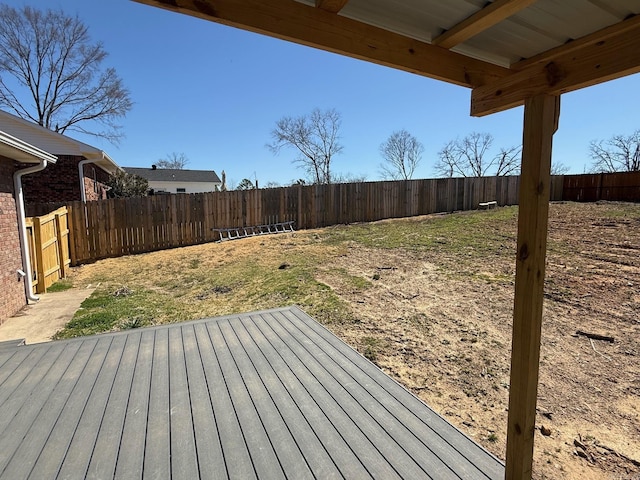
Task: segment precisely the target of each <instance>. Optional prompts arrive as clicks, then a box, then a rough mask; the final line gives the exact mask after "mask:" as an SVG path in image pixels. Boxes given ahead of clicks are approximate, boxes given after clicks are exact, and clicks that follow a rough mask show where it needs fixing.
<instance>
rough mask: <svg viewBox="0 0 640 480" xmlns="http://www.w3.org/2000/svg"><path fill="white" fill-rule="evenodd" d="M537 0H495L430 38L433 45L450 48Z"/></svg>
mask: <svg viewBox="0 0 640 480" xmlns="http://www.w3.org/2000/svg"><path fill="white" fill-rule="evenodd" d="M536 1H537V0H495V1H494V2H492V3H490V4H489V5H487V6H486V7H484V8H483V9H481V10H479V11H478V12H476V13H474V14H473V15H471V16H470V17H469V18H467V19H465V20H463V21H462V22H460V23H458V24H457V25H454V26H453V27H451V28H450V29H449V30H447V31H446V32H444V33H443V34H442V35H440V36H438V37H436V38H434V39H433V40H432V42H431V43H432V44H433V45H438V46H440V47H444V48H452V47H455V46H456V45H459V44H460V43H463V42H464V41H466V40H468V39H470V38H471V37H474V36H475V35H477V34H479V33H480V32H484V31H485V30H487V29H488V28H491V27H493V26H494V25H496V24H497V23H500V22H501V21H503V20H504V19H506V18H509V17H510V16H512V15H514V14H516V13H518V12H519V11H520V10H523V9H525V8H527V7H528V6H530V5H531V4H532V3H535V2H536Z"/></svg>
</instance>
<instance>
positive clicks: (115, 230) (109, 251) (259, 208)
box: [68, 176, 562, 265]
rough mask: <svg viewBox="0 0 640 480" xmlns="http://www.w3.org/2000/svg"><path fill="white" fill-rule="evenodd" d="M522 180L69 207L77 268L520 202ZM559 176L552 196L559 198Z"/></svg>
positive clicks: (302, 189) (296, 189)
mask: <svg viewBox="0 0 640 480" xmlns="http://www.w3.org/2000/svg"><path fill="white" fill-rule="evenodd" d="M518 189H519V177H517V176H511V177H483V178H442V179H431V180H407V181H395V182H363V183H345V184H332V185H310V186H293V187H285V188H272V189H264V190H240V191H232V192H212V193H201V194H189V195H185V194H178V195H157V196H150V197H138V198H122V199H110V200H101V201H94V202H87V203H86V204H83V203H82V202H72V203H70V204H68V208H69V215H70V218H71V220H72V223H71V225H70V228H71V230H72V236H71V238H72V242H71V258H72V261H73V264H74V265H77V264H79V263H83V262H87V261H93V260H97V259H100V258H106V257H117V256H121V255H128V254H134V253H143V252H150V251H154V250H160V249H165V248H174V247H181V246H187V245H195V244H198V243H205V242H211V241H215V240H218V239H219V238H220V237H219V232H216V231H214V230H213V229H224V228H232V227H245V226H254V225H264V224H269V223H276V222H288V221H293V222H295V226H296V228H300V229H307V228H316V227H325V226H328V225H335V224H341V223H354V222H370V221H375V220H381V219H384V218H399V217H410V216H415V215H425V214H430V213H438V212H452V211H456V210H473V209H476V208H478V204H479V203H480V202H486V201H493V200H495V201H497V203H498V205H515V204H517V203H518ZM561 196H562V177H554V181H553V182H552V192H551V199H554V200H560V199H561Z"/></svg>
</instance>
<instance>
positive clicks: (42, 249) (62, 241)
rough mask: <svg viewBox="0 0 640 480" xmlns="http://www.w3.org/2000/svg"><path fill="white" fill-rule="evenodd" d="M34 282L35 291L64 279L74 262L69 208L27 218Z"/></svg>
mask: <svg viewBox="0 0 640 480" xmlns="http://www.w3.org/2000/svg"><path fill="white" fill-rule="evenodd" d="M25 224H26V227H27V238H28V242H29V253H30V255H31V268H32V270H33V272H32V273H33V276H34V278H33V279H32V284H33V289H34V292H35V293H45V292H46V291H47V288H49V287H50V286H51V285H53V284H54V283H55V282H57V281H58V280H60V279H61V278H64V277H65V276H66V274H67V273H68V269H69V266H70V264H71V258H70V257H69V227H68V211H67V208H66V207H62V208H59V209H57V210H55V211H54V212H51V213H49V214H47V215H43V216H41V217H28V218H26V222H25Z"/></svg>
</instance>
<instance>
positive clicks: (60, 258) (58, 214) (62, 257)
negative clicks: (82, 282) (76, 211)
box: [54, 208, 69, 278]
mask: <svg viewBox="0 0 640 480" xmlns="http://www.w3.org/2000/svg"><path fill="white" fill-rule="evenodd" d="M55 215H56V216H55V219H54V221H55V225H56V241H57V242H58V245H57V247H58V261H59V262H60V265H59V267H60V278H64V277H66V276H67V273H68V272H67V265H66V260H67V255H65V251H64V245H63V243H62V241H63V237H65V236H66V237H67V240H68V238H69V237H68V234H69V229H68V228H67V229H66V231H65V232H63V231H62V221H61V217H62V215H65V216H66V215H67V209H66V208H65V209H64V212H62V209H59V210H58V211H56V212H55ZM67 219H68V217H67Z"/></svg>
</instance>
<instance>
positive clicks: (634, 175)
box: [562, 172, 640, 202]
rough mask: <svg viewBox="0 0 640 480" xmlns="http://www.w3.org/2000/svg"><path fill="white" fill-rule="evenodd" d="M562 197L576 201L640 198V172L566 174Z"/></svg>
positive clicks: (630, 200)
mask: <svg viewBox="0 0 640 480" xmlns="http://www.w3.org/2000/svg"><path fill="white" fill-rule="evenodd" d="M562 199H563V200H568V201H574V202H597V201H598V200H610V201H626V202H637V201H638V200H640V172H619V173H599V174H585V175H566V176H565V177H564V186H563V193H562Z"/></svg>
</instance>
